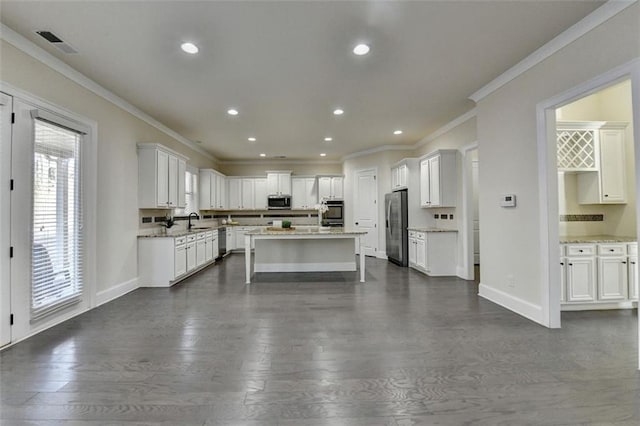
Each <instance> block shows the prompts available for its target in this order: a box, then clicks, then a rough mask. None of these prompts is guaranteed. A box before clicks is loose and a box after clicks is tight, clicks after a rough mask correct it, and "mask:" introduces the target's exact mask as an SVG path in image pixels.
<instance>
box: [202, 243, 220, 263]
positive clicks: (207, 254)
mask: <svg viewBox="0 0 640 426" xmlns="http://www.w3.org/2000/svg"><path fill="white" fill-rule="evenodd" d="M216 252H217V250H216ZM212 260H213V238H207V239H206V240H205V246H204V261H205V262H211V261H212Z"/></svg>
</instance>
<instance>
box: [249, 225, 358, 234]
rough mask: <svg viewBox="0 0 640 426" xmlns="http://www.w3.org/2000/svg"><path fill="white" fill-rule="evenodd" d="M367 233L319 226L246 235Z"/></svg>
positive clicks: (253, 231)
mask: <svg viewBox="0 0 640 426" xmlns="http://www.w3.org/2000/svg"><path fill="white" fill-rule="evenodd" d="M366 233H367V232H365V231H356V230H351V229H344V228H337V227H334V228H327V229H323V228H318V227H317V226H309V227H298V228H295V229H292V230H288V231H284V230H283V231H274V230H268V229H265V228H256V229H253V230H251V231H247V233H246V235H254V236H255V235H272V236H291V235H364V234H366Z"/></svg>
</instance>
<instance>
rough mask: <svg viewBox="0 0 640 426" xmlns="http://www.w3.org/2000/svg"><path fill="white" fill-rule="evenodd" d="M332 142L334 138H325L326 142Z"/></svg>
mask: <svg viewBox="0 0 640 426" xmlns="http://www.w3.org/2000/svg"><path fill="white" fill-rule="evenodd" d="M332 140H333V138H331V137H326V138H324V141H325V142H331V141H332Z"/></svg>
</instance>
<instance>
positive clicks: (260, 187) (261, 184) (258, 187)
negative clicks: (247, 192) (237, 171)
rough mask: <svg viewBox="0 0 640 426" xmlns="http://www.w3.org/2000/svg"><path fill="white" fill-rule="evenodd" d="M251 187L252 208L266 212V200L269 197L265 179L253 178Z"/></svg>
mask: <svg viewBox="0 0 640 426" xmlns="http://www.w3.org/2000/svg"><path fill="white" fill-rule="evenodd" d="M253 185H254V187H253V208H254V209H256V210H266V209H267V198H268V196H269V194H268V192H267V179H266V178H255V179H254V180H253Z"/></svg>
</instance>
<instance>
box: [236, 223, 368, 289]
mask: <svg viewBox="0 0 640 426" xmlns="http://www.w3.org/2000/svg"><path fill="white" fill-rule="evenodd" d="M365 234H366V232H362V231H351V230H344V229H343V228H329V229H323V228H319V227H308V228H296V229H291V230H284V229H283V230H270V229H254V230H252V231H248V232H247V233H246V234H245V268H246V283H247V284H249V283H251V246H252V244H255V254H254V257H255V261H254V263H255V264H254V271H255V272H328V271H356V270H357V269H356V257H355V255H356V247H360V253H362V247H361V238H360V237H361V236H363V235H365ZM360 282H364V256H363V255H361V256H360Z"/></svg>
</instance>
